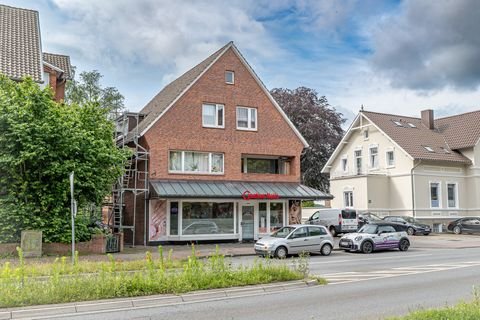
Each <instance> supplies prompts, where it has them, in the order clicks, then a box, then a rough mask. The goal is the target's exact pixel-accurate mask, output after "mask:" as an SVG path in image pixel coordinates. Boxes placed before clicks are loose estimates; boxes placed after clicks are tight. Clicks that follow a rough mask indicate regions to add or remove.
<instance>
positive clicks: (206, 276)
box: [0, 246, 305, 307]
mask: <svg viewBox="0 0 480 320" xmlns="http://www.w3.org/2000/svg"><path fill="white" fill-rule="evenodd" d="M160 250H161V249H160ZM19 258H20V259H19V260H20V263H19V266H18V267H17V268H15V269H12V268H10V266H9V265H8V263H6V264H5V265H4V266H3V268H2V269H1V270H0V307H17V306H27V305H40V304H52V303H64V302H74V301H85V300H98V299H106V298H118V297H132V296H143V295H152V294H168V293H170V294H178V293H185V292H189V291H195V290H204V289H214V288H227V287H233V286H245V285H253V284H263V283H271V282H278V281H289V280H299V279H303V278H305V275H304V272H303V271H304V270H297V269H295V268H290V267H288V266H287V265H286V264H272V263H271V262H270V260H269V259H261V260H260V259H259V260H256V261H255V263H254V264H253V265H252V266H249V267H246V266H240V267H232V266H231V264H230V263H229V262H228V261H227V260H226V259H225V257H224V256H223V255H221V254H219V251H218V248H217V252H216V253H215V254H214V255H212V256H211V257H209V258H208V259H205V260H200V259H197V257H196V255H195V249H194V247H193V246H192V255H191V256H190V257H189V258H188V260H187V261H185V262H183V265H182V266H181V267H180V268H179V269H176V271H174V272H172V271H169V270H168V264H167V262H168V259H166V260H165V259H164V258H163V255H162V254H161V255H160V258H159V259H158V260H157V261H154V260H153V259H152V255H151V253H150V252H147V253H146V257H145V260H143V261H141V262H137V263H139V264H141V269H140V271H138V272H126V271H125V268H124V266H123V264H124V262H118V261H115V260H114V259H113V258H111V259H110V262H108V263H106V262H103V263H100V265H99V267H100V268H99V269H98V270H96V273H84V272H81V271H80V270H84V269H83V268H82V263H83V262H78V260H77V261H76V263H75V264H74V265H73V266H71V267H70V266H69V265H68V264H67V263H66V259H65V258H62V259H58V260H56V261H55V262H54V263H52V264H50V268H51V271H50V272H49V276H48V277H44V278H38V277H32V276H29V275H32V274H33V275H37V274H38V272H37V271H35V267H34V266H30V268H31V269H29V270H30V271H29V273H28V274H27V272H26V270H27V268H26V267H25V264H24V261H23V256H22V252H21V250H19ZM42 268H46V266H43V267H42Z"/></svg>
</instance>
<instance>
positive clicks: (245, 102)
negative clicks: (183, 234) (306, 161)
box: [124, 47, 305, 244]
mask: <svg viewBox="0 0 480 320" xmlns="http://www.w3.org/2000/svg"><path fill="white" fill-rule="evenodd" d="M225 71H233V72H234V74H235V78H234V79H235V81H234V84H227V83H226V82H225ZM205 103H214V104H222V105H224V128H206V127H203V125H202V105H203V104H205ZM237 106H242V107H250V108H256V109H257V126H256V127H257V130H256V131H244V130H238V129H237V114H236V112H237V111H236V110H237ZM140 144H141V145H142V146H144V147H145V148H146V149H147V150H148V152H149V160H148V166H149V167H148V172H149V180H150V181H152V180H160V179H166V180H204V181H212V180H217V181H218V180H222V181H248V182H294V183H299V182H300V154H301V152H302V150H303V148H304V147H305V146H304V144H303V142H302V140H301V139H300V137H299V136H298V135H297V133H296V132H295V131H294V129H293V128H292V127H291V126H290V125H289V123H288V121H286V119H285V118H284V116H283V115H282V113H281V112H280V111H279V110H278V109H277V107H276V106H275V105H274V103H273V102H272V101H271V100H270V98H269V96H268V95H267V93H266V92H265V91H264V89H263V87H262V86H261V85H259V84H258V83H257V81H256V79H255V77H254V76H253V75H252V73H251V72H250V70H249V69H248V68H247V67H246V66H245V64H244V63H243V61H242V60H241V58H239V56H237V53H236V51H235V50H234V49H233V48H232V47H231V48H229V49H228V50H227V51H226V52H224V53H223V54H222V55H221V56H220V57H219V58H218V60H217V61H216V62H215V63H213V65H211V66H210V67H209V68H208V69H207V70H206V71H205V73H203V74H202V75H201V76H200V77H199V79H197V81H196V82H194V84H193V85H192V86H191V87H190V88H189V89H188V90H187V92H185V93H184V94H183V95H182V96H181V97H180V98H179V99H178V100H177V101H176V102H175V104H174V105H173V106H172V107H171V108H170V109H168V111H166V112H165V114H163V115H162V117H161V118H160V119H158V120H157V121H156V122H155V123H154V124H153V125H152V126H151V127H150V128H149V129H148V130H147V131H146V132H145V134H144V135H143V136H142V137H141V138H140ZM172 150H178V151H202V152H215V153H223V155H224V173H223V174H182V173H171V172H169V154H170V151H172ZM242 155H254V156H259V157H260V158H261V156H275V157H286V158H288V159H289V161H290V167H289V173H288V174H254V173H242V166H241V163H242ZM144 195H145V194H140V195H139V196H137V199H136V216H135V219H134V218H133V211H134V210H133V208H134V205H133V195H132V194H126V196H125V207H124V210H125V215H124V225H126V226H131V225H135V243H138V244H140V243H144V240H145V239H146V235H145V233H144V229H146V232H148V227H147V228H144V226H145V225H148V221H149V213H148V212H146V211H145V201H144V199H145V198H144ZM147 206H148V201H147ZM148 209H149V208H148V207H147V211H148ZM134 220H135V221H134ZM132 237H133V234H132V232H126V233H125V240H126V242H127V243H131V241H132Z"/></svg>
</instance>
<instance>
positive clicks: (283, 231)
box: [271, 227, 295, 238]
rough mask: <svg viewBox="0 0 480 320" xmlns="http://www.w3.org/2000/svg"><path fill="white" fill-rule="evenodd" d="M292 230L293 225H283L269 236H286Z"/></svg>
mask: <svg viewBox="0 0 480 320" xmlns="http://www.w3.org/2000/svg"><path fill="white" fill-rule="evenodd" d="M293 230H295V228H293V227H283V228H280V229H278V230H277V231H275V232H274V233H272V234H271V236H272V237H274V238H286V237H287V236H288V235H289V234H290V232H292V231H293Z"/></svg>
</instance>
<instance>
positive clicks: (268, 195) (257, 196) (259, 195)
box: [242, 190, 280, 200]
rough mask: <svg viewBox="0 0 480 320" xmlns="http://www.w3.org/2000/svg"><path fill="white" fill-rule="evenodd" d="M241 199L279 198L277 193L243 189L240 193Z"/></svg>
mask: <svg viewBox="0 0 480 320" xmlns="http://www.w3.org/2000/svg"><path fill="white" fill-rule="evenodd" d="M242 198H243V200H255V199H262V200H264V199H266V200H274V199H280V196H279V195H278V194H277V193H251V192H250V191H248V190H247V191H245V192H244V193H242Z"/></svg>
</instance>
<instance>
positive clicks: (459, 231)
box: [453, 226, 462, 234]
mask: <svg viewBox="0 0 480 320" xmlns="http://www.w3.org/2000/svg"><path fill="white" fill-rule="evenodd" d="M453 233H455V234H460V233H462V228H460V226H455V228H453Z"/></svg>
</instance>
